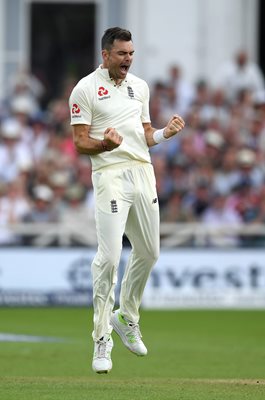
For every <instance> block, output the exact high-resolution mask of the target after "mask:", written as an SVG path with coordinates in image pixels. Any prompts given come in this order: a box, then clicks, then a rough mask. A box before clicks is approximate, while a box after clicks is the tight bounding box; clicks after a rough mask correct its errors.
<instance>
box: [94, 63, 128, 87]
mask: <svg viewBox="0 0 265 400" xmlns="http://www.w3.org/2000/svg"><path fill="white" fill-rule="evenodd" d="M97 71H98V73H99V75H100V76H101V77H102V78H104V79H106V81H109V82H113V83H115V82H114V80H113V79H112V78H111V77H110V76H109V70H108V68H103V66H102V64H100V65H99V67H98V69H97ZM128 82H129V80H128V75H127V76H126V78H125V79H124V80H123V81H122V82H121V84H120V85H119V86H121V85H124V84H127V83H128Z"/></svg>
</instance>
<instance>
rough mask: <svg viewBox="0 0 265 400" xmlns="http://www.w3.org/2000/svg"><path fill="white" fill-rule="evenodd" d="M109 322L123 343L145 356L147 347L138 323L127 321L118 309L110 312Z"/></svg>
mask: <svg viewBox="0 0 265 400" xmlns="http://www.w3.org/2000/svg"><path fill="white" fill-rule="evenodd" d="M110 324H111V325H112V327H113V329H114V331H115V332H116V333H117V334H118V335H119V336H120V338H121V340H122V341H123V344H124V345H125V346H126V347H127V348H128V349H129V350H130V351H131V352H132V353H134V354H136V355H137V356H145V355H146V354H147V348H146V347H145V345H144V343H143V341H142V339H141V338H142V335H141V332H140V328H139V325H138V324H134V323H133V322H130V321H127V320H126V319H125V318H124V317H123V315H122V314H121V313H120V310H116V311H114V312H113V313H112V316H111V319H110Z"/></svg>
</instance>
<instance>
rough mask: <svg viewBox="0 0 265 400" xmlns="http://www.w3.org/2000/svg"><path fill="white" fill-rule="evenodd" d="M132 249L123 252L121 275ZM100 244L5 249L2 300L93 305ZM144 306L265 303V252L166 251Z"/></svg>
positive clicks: (0, 261)
mask: <svg viewBox="0 0 265 400" xmlns="http://www.w3.org/2000/svg"><path fill="white" fill-rule="evenodd" d="M128 254H129V251H128V250H127V249H125V250H124V251H123V253H122V257H121V263H120V267H119V281H118V284H117V288H116V298H117V300H118V295H119V288H120V281H121V277H122V274H123V271H124V268H125V265H126V261H127V259H128ZM94 255H95V249H88V250H86V249H32V248H12V249H11V248H10V249H7V248H6V249H1V250H0V305H2V306H4V305H8V306H11V305H31V306H36V305H41V306H45V305H76V306H80V305H91V304H92V278H91V272H90V265H91V262H92V259H93V257H94ZM142 306H143V307H144V308H167V309H168V308H170V309H174V308H265V251H263V250H257V249H255V250H254V249H248V250H245V249H244V250H243V249H238V250H227V251H226V250H208V249H201V250H198V249H177V250H174V251H165V250H162V251H161V255H160V258H159V260H158V262H157V264H156V266H155V267H154V269H153V271H152V273H151V276H150V278H149V280H148V283H147V286H146V289H145V292H144V297H143V303H142Z"/></svg>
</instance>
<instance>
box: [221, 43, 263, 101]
mask: <svg viewBox="0 0 265 400" xmlns="http://www.w3.org/2000/svg"><path fill="white" fill-rule="evenodd" d="M215 84H216V86H217V87H221V88H222V89H224V90H225V92H226V95H227V98H228V99H229V101H231V102H233V101H235V99H236V98H237V96H238V94H239V92H240V91H241V90H245V89H247V90H249V91H250V92H251V93H253V95H256V94H257V93H258V92H259V91H260V90H264V88H265V86H264V76H263V73H262V71H261V69H260V67H259V65H258V64H256V63H255V62H254V61H251V60H250V59H249V55H248V53H247V52H246V51H245V50H240V51H238V52H237V53H236V55H235V57H234V58H233V59H232V60H230V61H228V62H226V63H224V64H223V65H222V66H221V68H220V70H219V71H217V74H216V80H215Z"/></svg>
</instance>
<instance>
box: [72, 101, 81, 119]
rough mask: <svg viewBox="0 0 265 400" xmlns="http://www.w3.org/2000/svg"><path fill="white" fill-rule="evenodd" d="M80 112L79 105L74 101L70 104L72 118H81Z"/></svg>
mask: <svg viewBox="0 0 265 400" xmlns="http://www.w3.org/2000/svg"><path fill="white" fill-rule="evenodd" d="M80 112H81V110H80V108H79V106H78V105H77V104H76V103H74V104H73V105H72V118H81V115H79V114H80Z"/></svg>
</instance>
